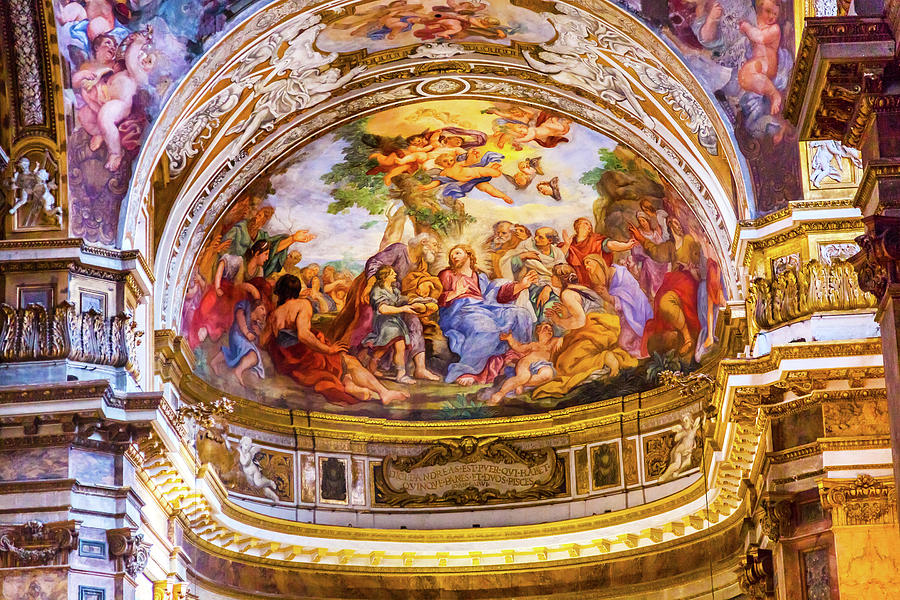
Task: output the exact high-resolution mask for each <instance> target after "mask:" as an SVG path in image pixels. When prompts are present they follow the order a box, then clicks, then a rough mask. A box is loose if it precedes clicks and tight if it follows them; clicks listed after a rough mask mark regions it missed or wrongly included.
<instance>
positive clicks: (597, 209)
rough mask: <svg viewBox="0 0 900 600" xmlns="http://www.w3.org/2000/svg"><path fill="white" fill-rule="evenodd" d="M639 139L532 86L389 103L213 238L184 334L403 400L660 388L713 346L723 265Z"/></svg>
mask: <svg viewBox="0 0 900 600" xmlns="http://www.w3.org/2000/svg"><path fill="white" fill-rule="evenodd" d="M713 256H714V253H713V252H712V248H711V246H710V244H709V242H708V240H707V238H706V237H705V235H704V233H703V230H702V229H701V227H700V225H699V224H698V222H697V220H696V218H695V217H694V215H693V213H692V212H691V211H690V210H689V209H688V207H687V206H686V204H685V203H684V202H683V201H682V200H681V199H680V198H679V197H677V196H676V194H675V192H674V191H673V190H672V188H671V187H670V186H669V185H668V184H667V183H666V182H665V181H664V180H663V179H662V178H661V177H660V175H659V174H658V172H657V171H656V170H655V169H654V168H653V167H652V166H651V165H650V164H648V163H647V162H646V161H644V160H643V159H642V158H641V157H640V156H638V155H636V154H635V153H634V152H632V151H631V150H629V149H628V148H627V147H625V146H624V145H621V144H618V143H616V142H615V141H613V140H610V139H608V138H606V137H604V136H603V135H601V134H598V133H596V132H593V131H591V130H589V129H587V128H585V127H582V126H580V125H578V124H576V123H573V122H572V121H571V120H569V119H567V118H565V117H562V116H559V115H555V114H551V113H548V112H544V111H539V110H536V109H532V108H529V107H525V106H518V105H512V104H498V103H489V102H482V101H468V100H450V101H442V102H426V103H420V104H415V105H411V106H405V107H400V108H392V109H388V110H384V111H382V112H379V113H376V114H375V115H373V116H370V117H367V118H363V119H360V120H357V121H355V122H353V123H351V124H348V125H345V126H344V127H343V128H341V129H338V130H335V131H333V132H331V133H328V134H326V135H323V136H322V137H320V138H318V139H316V140H315V141H313V142H312V143H310V144H309V145H307V146H306V147H305V148H304V150H303V151H302V152H300V153H299V154H298V155H295V156H293V157H292V158H291V160H290V161H289V162H288V163H285V164H284V165H283V166H282V169H281V171H280V172H278V173H277V174H275V175H273V176H271V178H270V179H267V180H265V181H262V182H258V184H257V185H256V187H255V188H253V189H251V190H250V191H249V192H248V193H247V194H246V195H245V196H243V197H241V198H240V199H239V200H238V201H237V202H236V203H235V204H234V205H233V206H232V207H231V208H230V210H229V211H228V212H227V213H226V214H225V215H224V216H223V217H222V218H221V219H220V222H219V224H218V225H217V227H216V229H215V230H214V231H213V232H212V234H211V237H210V239H209V240H208V241H207V242H206V243H205V245H204V247H203V249H202V251H201V252H200V253H199V255H198V258H197V263H196V266H195V268H194V271H193V274H192V279H191V284H190V287H189V289H188V291H187V294H186V298H185V303H184V308H183V313H182V333H183V335H184V336H185V337H186V339H187V340H188V343H189V344H190V347H191V348H192V349H193V351H194V353H195V355H196V358H197V364H198V367H197V372H198V373H200V374H201V376H202V377H204V378H205V379H207V381H208V382H209V383H211V384H212V385H213V386H215V387H217V388H219V389H222V390H224V391H227V392H229V393H232V394H235V395H240V396H243V397H246V398H249V399H252V400H257V401H259V402H262V403H265V404H267V405H271V406H276V407H282V408H296V409H304V410H317V411H325V412H337V413H345V414H352V415H366V416H376V417H388V418H397V419H417V420H418V419H457V418H476V417H490V416H501V415H516V414H526V413H534V412H540V411H543V410H548V409H554V408H559V407H565V406H573V405H579V404H584V403H588V402H592V401H595V400H599V399H602V398H608V397H615V396H619V395H622V394H629V393H633V392H637V391H641V390H647V389H650V388H652V387H655V385H656V384H657V376H658V374H659V372H660V371H662V370H665V369H674V370H679V369H684V370H691V369H694V368H696V367H697V366H698V364H699V363H700V362H702V360H703V358H704V356H705V355H707V354H708V353H709V352H710V351H711V350H712V349H713V348H714V346H715V344H716V340H715V339H714V337H713V334H712V332H713V331H714V318H715V313H716V307H718V306H722V305H723V304H724V301H725V297H724V292H723V282H722V277H721V270H720V268H719V265H718V263H717V262H716V261H715V260H714V258H713Z"/></svg>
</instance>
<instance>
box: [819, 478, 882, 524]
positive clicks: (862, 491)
mask: <svg viewBox="0 0 900 600" xmlns="http://www.w3.org/2000/svg"><path fill="white" fill-rule="evenodd" d="M819 496H820V497H821V499H822V506H823V507H824V508H827V509H831V513H832V521H833V523H834V524H835V525H872V524H877V523H892V522H895V521H896V513H895V512H894V506H895V504H896V489H895V487H894V485H893V482H892V481H890V480H884V479H878V478H876V477H873V476H872V475H869V474H867V473H861V474H859V475H857V477H856V479H854V480H852V481H847V480H844V481H838V482H834V481H830V480H825V481H822V482H820V483H819Z"/></svg>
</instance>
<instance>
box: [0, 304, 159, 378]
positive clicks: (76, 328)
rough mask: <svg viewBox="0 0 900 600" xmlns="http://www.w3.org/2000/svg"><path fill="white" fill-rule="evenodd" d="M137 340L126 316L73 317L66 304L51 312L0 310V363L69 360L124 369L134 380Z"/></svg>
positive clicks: (71, 306)
mask: <svg viewBox="0 0 900 600" xmlns="http://www.w3.org/2000/svg"><path fill="white" fill-rule="evenodd" d="M142 336H143V332H142V331H138V329H137V324H136V322H135V321H134V320H133V318H132V317H131V315H128V314H125V313H122V314H119V315H116V316H114V317H108V318H107V317H104V316H103V315H101V314H100V313H98V312H96V311H94V310H89V311H87V312H81V311H78V310H76V309H75V305H74V304H72V303H70V302H63V303H61V304H60V305H59V306H57V307H56V308H55V309H53V310H52V311H48V310H46V309H45V308H44V307H43V306H40V305H37V304H32V305H29V306H26V307H25V308H19V309H16V308H13V307H12V306H10V305H8V304H5V303H4V304H0V362H24V361H35V360H56V359H62V358H68V359H69V360H76V361H80V362H86V363H92V364H98V365H108V366H111V367H125V368H126V369H127V370H128V371H129V372H130V373H131V374H132V375H133V376H134V377H135V378H137V377H139V375H140V373H139V371H138V366H137V361H136V358H135V357H136V356H137V347H138V346H139V345H140V343H141V337H142Z"/></svg>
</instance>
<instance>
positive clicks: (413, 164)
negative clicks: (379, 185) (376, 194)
mask: <svg viewBox="0 0 900 600" xmlns="http://www.w3.org/2000/svg"><path fill="white" fill-rule="evenodd" d="M439 135H440V132H435V133H434V134H432V137H434V138H435V139H436V138H437V136H439ZM383 139H384V138H382V140H383ZM435 145H436V144H435V143H434V142H431V141H429V138H428V137H426V135H425V133H421V134H417V135H411V136H409V137H408V138H406V148H397V149H394V150H393V151H390V152H388V151H387V150H385V151H384V152H373V153H372V154H370V155H369V158H371V159H374V160H375V161H376V162H377V163H378V166H377V167H374V168H372V169H369V170H368V171H367V172H366V174H367V175H375V174H376V173H385V176H384V185H387V186H389V185H391V181H393V179H394V177H396V176H397V175H400V174H401V173H410V174H412V173H415V172H416V171H418V170H419V168H420V167H421V166H422V165H423V164H425V162H426V161H427V160H428V158H429V152H431V151H432V150H434V149H435Z"/></svg>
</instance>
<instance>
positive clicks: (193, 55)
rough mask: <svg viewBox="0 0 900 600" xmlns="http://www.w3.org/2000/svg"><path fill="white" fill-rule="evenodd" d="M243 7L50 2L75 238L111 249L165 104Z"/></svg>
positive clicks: (225, 0)
mask: <svg viewBox="0 0 900 600" xmlns="http://www.w3.org/2000/svg"><path fill="white" fill-rule="evenodd" d="M249 4H251V3H249V2H233V1H229V0H205V1H203V2H199V1H196V0H159V1H156V2H136V1H135V0H71V1H68V2H66V1H65V0H63V1H62V2H60V3H54V7H55V16H56V24H57V28H56V31H57V35H58V36H59V48H60V54H61V56H62V59H63V72H64V81H65V90H64V91H63V95H64V98H65V105H66V118H67V126H68V146H69V149H68V152H67V154H68V160H69V167H68V171H69V172H68V175H69V179H68V182H69V199H70V221H71V228H72V231H71V233H72V235H75V236H79V237H84V238H85V239H87V240H89V241H92V242H101V243H104V244H113V243H115V240H116V234H117V231H116V228H117V227H118V223H119V207H120V204H121V202H122V198H123V197H124V196H125V193H126V191H127V189H128V184H129V182H130V180H131V173H132V164H133V163H134V161H135V159H136V158H137V155H138V153H139V152H140V148H141V144H142V143H143V140H144V139H145V137H146V134H147V132H148V130H149V128H150V125H151V124H152V122H153V120H154V119H155V118H156V116H157V115H158V114H159V111H160V109H161V108H162V105H163V102H164V101H165V100H166V98H168V96H169V95H170V94H171V93H172V91H173V90H174V88H175V86H176V84H177V83H178V81H179V80H180V79H181V78H182V76H184V74H185V73H186V72H187V71H188V69H189V68H190V66H191V64H192V63H193V61H194V60H196V59H197V58H198V57H199V56H200V55H201V54H202V53H203V51H204V46H208V45H209V44H210V43H211V41H212V40H213V39H214V37H215V36H216V34H221V32H222V31H224V30H225V29H226V26H227V25H228V24H229V23H228V21H227V20H226V17H229V16H230V17H233V16H234V14H235V13H236V11H238V9H241V10H246V8H247V5H249Z"/></svg>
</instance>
